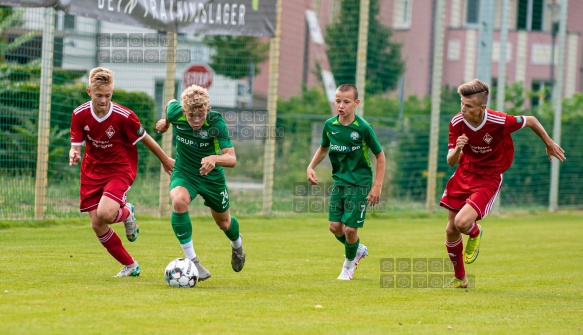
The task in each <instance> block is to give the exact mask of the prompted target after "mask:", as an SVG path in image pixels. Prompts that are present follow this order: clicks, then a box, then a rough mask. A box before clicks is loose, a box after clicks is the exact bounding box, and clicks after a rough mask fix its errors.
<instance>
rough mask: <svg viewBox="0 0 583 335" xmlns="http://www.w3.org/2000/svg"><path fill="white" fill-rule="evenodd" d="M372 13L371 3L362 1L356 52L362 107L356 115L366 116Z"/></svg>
mask: <svg viewBox="0 0 583 335" xmlns="http://www.w3.org/2000/svg"><path fill="white" fill-rule="evenodd" d="M369 13H370V1H369V0H361V1H360V16H359V19H358V49H357V52H356V83H355V85H356V87H357V88H358V92H359V93H358V98H359V99H360V105H359V106H358V110H357V111H356V113H357V114H358V115H360V116H362V115H363V114H364V96H365V91H366V57H367V49H368V21H369V16H370V15H369Z"/></svg>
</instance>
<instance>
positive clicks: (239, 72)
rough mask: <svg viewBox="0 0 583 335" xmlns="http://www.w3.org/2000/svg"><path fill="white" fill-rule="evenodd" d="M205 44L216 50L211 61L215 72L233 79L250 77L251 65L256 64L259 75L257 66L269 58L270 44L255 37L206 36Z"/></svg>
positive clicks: (257, 71) (257, 72) (256, 71)
mask: <svg viewBox="0 0 583 335" xmlns="http://www.w3.org/2000/svg"><path fill="white" fill-rule="evenodd" d="M204 43H205V44H206V45H207V46H209V47H210V48H212V49H213V50H214V53H213V54H212V55H211V61H210V66H211V67H212V68H213V70H215V72H216V73H217V74H222V75H224V76H227V77H229V78H233V79H241V78H243V77H247V76H249V64H254V65H255V75H257V74H259V73H260V67H259V66H257V65H258V64H261V63H263V62H264V61H266V60H267V58H268V56H269V44H268V43H267V42H263V41H261V40H260V39H259V38H257V37H253V36H220V35H214V36H205V37H204Z"/></svg>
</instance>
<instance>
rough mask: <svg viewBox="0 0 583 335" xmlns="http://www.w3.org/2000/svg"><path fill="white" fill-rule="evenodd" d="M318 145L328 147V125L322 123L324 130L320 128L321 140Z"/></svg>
mask: <svg viewBox="0 0 583 335" xmlns="http://www.w3.org/2000/svg"><path fill="white" fill-rule="evenodd" d="M320 145H321V146H323V147H324V148H328V147H329V146H330V139H329V138H328V123H324V128H322V140H320Z"/></svg>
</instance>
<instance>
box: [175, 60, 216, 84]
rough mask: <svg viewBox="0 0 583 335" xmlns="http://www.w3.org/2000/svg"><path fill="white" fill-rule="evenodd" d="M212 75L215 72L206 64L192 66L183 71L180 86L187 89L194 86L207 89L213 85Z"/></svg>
mask: <svg viewBox="0 0 583 335" xmlns="http://www.w3.org/2000/svg"><path fill="white" fill-rule="evenodd" d="M214 75H215V72H214V71H213V69H211V68H210V66H208V65H206V64H192V65H190V66H189V67H188V68H187V69H186V70H185V71H184V75H183V76H182V85H183V86H184V87H188V86H191V85H195V84H196V85H198V86H201V87H204V88H209V87H211V85H212V84H213V77H214Z"/></svg>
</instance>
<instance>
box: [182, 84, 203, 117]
mask: <svg viewBox="0 0 583 335" xmlns="http://www.w3.org/2000/svg"><path fill="white" fill-rule="evenodd" d="M180 100H181V101H180V104H181V105H182V109H183V110H185V111H187V112H196V111H201V110H204V111H207V110H208V109H209V108H210V101H209V93H208V91H207V90H206V88H204V87H200V86H198V85H192V86H189V87H187V88H186V89H185V90H184V92H182V95H181V96H180Z"/></svg>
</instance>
